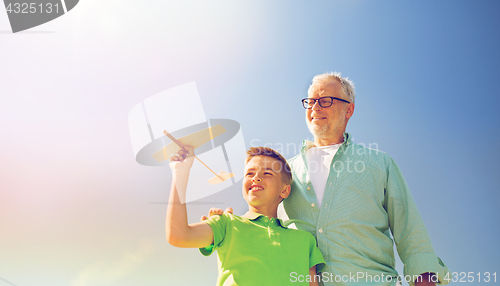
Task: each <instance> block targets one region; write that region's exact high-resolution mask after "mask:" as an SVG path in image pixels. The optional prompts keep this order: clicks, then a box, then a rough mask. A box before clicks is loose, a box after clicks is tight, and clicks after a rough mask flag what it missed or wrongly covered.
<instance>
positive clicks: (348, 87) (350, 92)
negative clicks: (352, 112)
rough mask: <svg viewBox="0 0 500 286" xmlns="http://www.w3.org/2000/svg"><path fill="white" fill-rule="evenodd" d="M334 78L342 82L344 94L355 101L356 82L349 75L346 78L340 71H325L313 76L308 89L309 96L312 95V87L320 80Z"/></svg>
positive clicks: (351, 100)
mask: <svg viewBox="0 0 500 286" xmlns="http://www.w3.org/2000/svg"><path fill="white" fill-rule="evenodd" d="M333 80H336V81H338V82H340V84H341V85H342V91H343V92H344V95H345V96H347V97H348V98H349V101H350V102H352V103H354V100H355V99H356V93H355V92H354V83H353V82H352V81H350V80H349V79H348V78H347V77H346V78H343V77H341V76H340V73H339V72H330V73H324V74H319V75H317V76H315V77H313V79H312V83H311V85H310V86H309V89H308V90H307V94H308V95H309V96H310V95H311V89H312V87H313V86H314V85H315V84H317V83H318V82H320V81H327V82H329V81H333Z"/></svg>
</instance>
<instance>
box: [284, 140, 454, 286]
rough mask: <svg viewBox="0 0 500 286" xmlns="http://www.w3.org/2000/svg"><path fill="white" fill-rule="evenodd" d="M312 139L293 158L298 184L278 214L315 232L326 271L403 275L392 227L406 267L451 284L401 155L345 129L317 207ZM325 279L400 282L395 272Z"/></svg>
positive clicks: (411, 272)
mask: <svg viewBox="0 0 500 286" xmlns="http://www.w3.org/2000/svg"><path fill="white" fill-rule="evenodd" d="M312 145H313V143H312V142H310V141H304V144H303V147H302V150H301V153H300V154H299V155H297V156H296V157H294V158H292V159H290V160H289V161H288V163H289V164H290V166H291V169H292V173H293V181H292V191H291V193H290V196H289V197H288V198H286V199H285V200H284V201H283V207H284V213H280V214H279V216H280V218H285V217H288V218H289V219H291V220H292V221H295V225H296V227H297V228H298V229H302V230H307V231H309V232H310V233H311V234H313V235H314V236H316V239H317V241H318V246H319V248H320V250H321V252H322V254H323V256H324V258H325V261H326V263H327V266H326V267H325V269H324V270H323V273H324V275H325V273H326V275H327V276H328V277H327V278H335V277H336V275H340V276H337V277H346V276H343V275H347V277H350V276H349V275H354V276H356V275H357V273H363V274H364V275H372V276H374V275H378V277H379V278H380V276H381V274H383V275H384V276H387V275H389V276H391V277H397V276H398V273H397V272H396V270H395V260H394V251H393V245H394V243H393V240H392V238H391V233H392V236H393V238H394V242H395V243H396V245H397V249H398V253H399V256H400V258H401V261H402V262H403V263H404V275H411V276H413V275H418V274H421V273H425V272H433V273H436V274H437V276H438V279H439V281H440V282H441V283H442V284H446V283H447V281H446V280H444V278H445V276H446V274H447V273H448V272H449V271H448V268H447V267H446V265H444V263H443V262H442V261H441V259H439V258H438V257H437V256H436V255H435V254H434V250H433V248H432V244H431V241H430V239H429V235H428V233H427V230H426V229H425V226H424V223H423V221H422V218H421V217H420V213H419V211H418V209H417V206H416V205H415V202H414V201H413V198H412V196H411V194H410V191H409V189H408V186H407V185H406V182H405V180H404V178H403V175H402V173H401V171H400V169H399V168H398V166H397V165H396V163H395V162H394V160H393V159H392V158H391V157H390V156H388V155H387V154H385V153H384V152H381V151H378V150H373V149H369V148H365V147H363V146H360V145H357V144H353V143H351V142H350V136H349V134H347V133H345V134H344V143H343V144H342V146H341V147H340V148H339V150H338V151H337V153H336V154H335V156H334V158H333V160H332V162H331V165H330V171H329V176H328V179H327V181H326V188H325V192H324V195H323V201H322V207H321V208H317V207H316V208H315V207H311V206H312V204H313V203H315V202H316V194H315V192H314V190H312V188H310V186H311V179H310V177H309V175H308V174H309V173H308V166H307V163H306V162H307V156H306V152H307V150H308V149H309V148H310V147H311V146H312ZM332 166H333V167H332ZM280 209H281V210H283V208H280ZM323 278H325V276H323ZM323 282H324V284H325V285H336V286H337V285H395V281H394V280H393V281H391V282H387V280H385V281H384V282H383V283H382V282H380V280H379V282H378V283H375V282H373V283H370V282H369V280H368V281H366V280H363V279H361V280H359V281H356V282H353V281H352V280H350V281H347V282H345V281H340V282H338V283H335V282H333V281H331V280H329V281H328V279H327V280H325V279H323ZM410 284H411V285H413V282H411V283H410Z"/></svg>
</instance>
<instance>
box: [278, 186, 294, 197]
mask: <svg viewBox="0 0 500 286" xmlns="http://www.w3.org/2000/svg"><path fill="white" fill-rule="evenodd" d="M291 189H292V186H290V185H285V188H284V189H283V190H282V191H281V194H280V196H281V197H282V198H284V199H286V198H288V196H289V195H290V190H291Z"/></svg>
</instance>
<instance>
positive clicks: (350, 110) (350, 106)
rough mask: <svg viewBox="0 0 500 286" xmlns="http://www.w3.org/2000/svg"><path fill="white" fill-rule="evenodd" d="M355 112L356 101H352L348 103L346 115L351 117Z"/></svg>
mask: <svg viewBox="0 0 500 286" xmlns="http://www.w3.org/2000/svg"><path fill="white" fill-rule="evenodd" d="M353 113H354V103H352V102H351V103H349V104H348V105H347V111H346V113H345V117H346V118H347V119H349V118H351V116H352V114H353Z"/></svg>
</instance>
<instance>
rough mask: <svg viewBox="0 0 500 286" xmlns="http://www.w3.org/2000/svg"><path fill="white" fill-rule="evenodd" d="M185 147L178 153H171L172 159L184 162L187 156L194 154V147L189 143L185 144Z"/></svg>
mask: <svg viewBox="0 0 500 286" xmlns="http://www.w3.org/2000/svg"><path fill="white" fill-rule="evenodd" d="M184 148H185V149H186V150H184V149H180V150H179V151H178V152H177V154H172V155H170V160H171V161H179V162H182V161H184V159H186V157H188V155H192V154H194V149H193V147H192V146H189V145H186V146H184Z"/></svg>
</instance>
